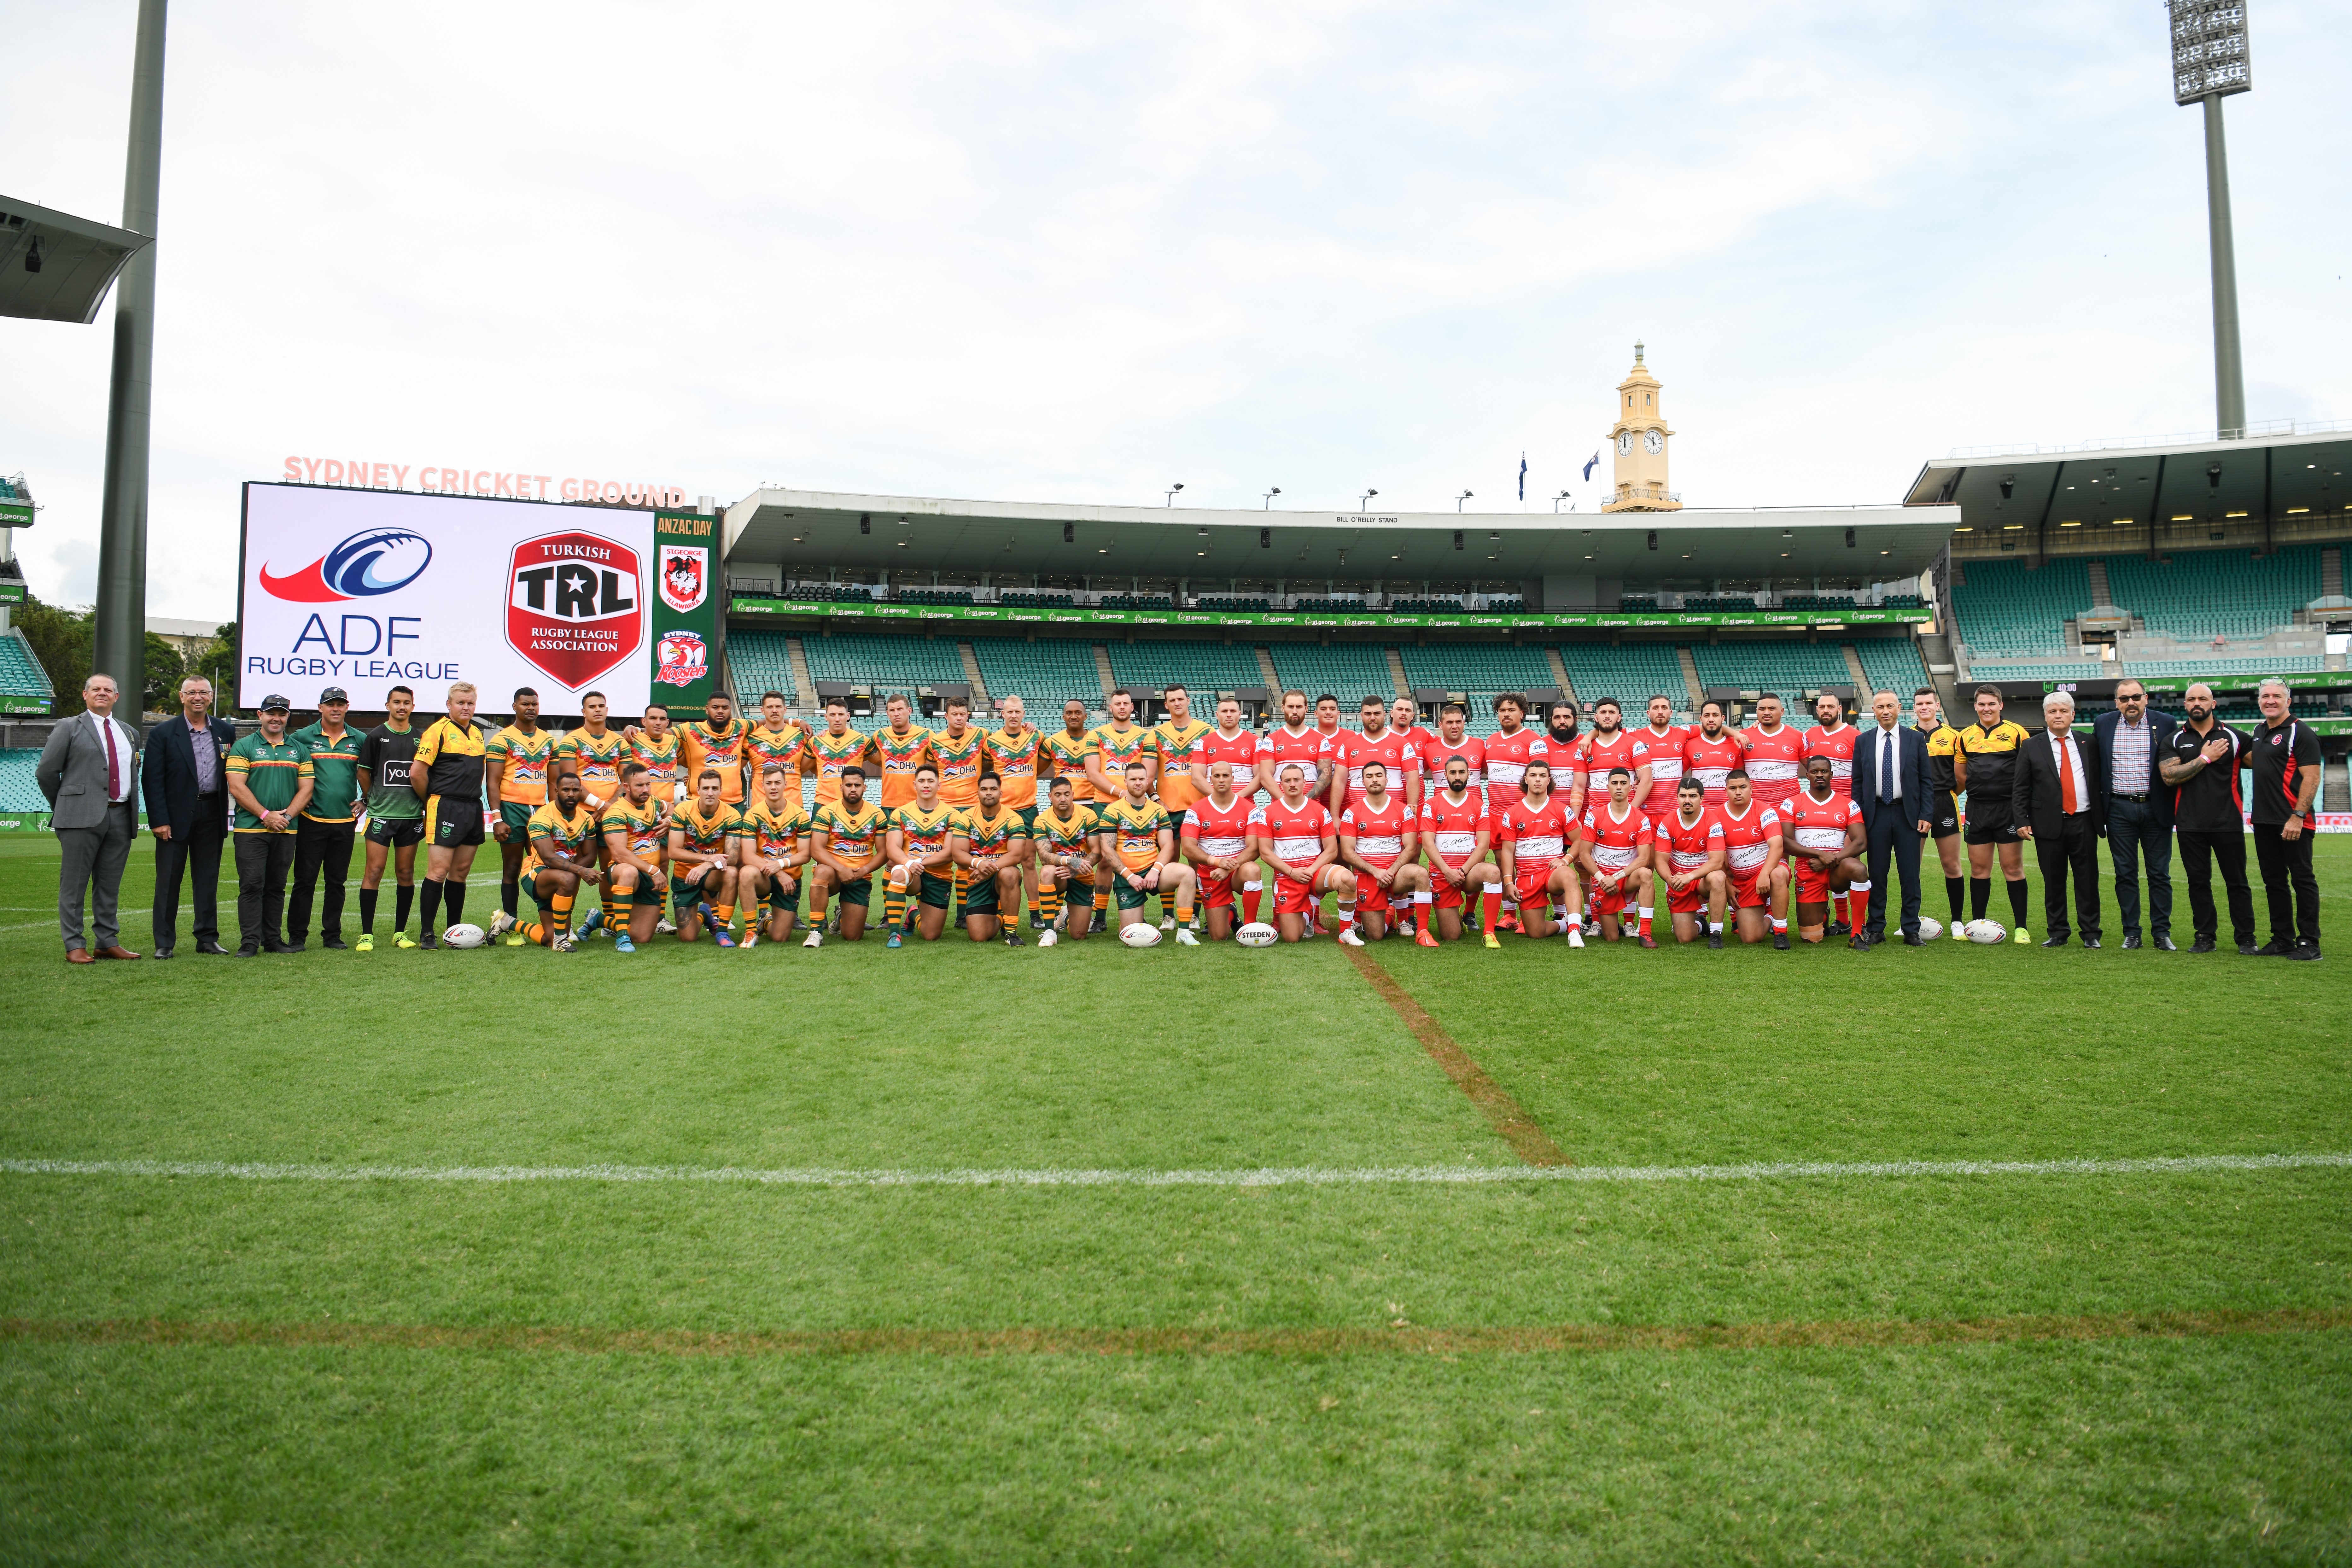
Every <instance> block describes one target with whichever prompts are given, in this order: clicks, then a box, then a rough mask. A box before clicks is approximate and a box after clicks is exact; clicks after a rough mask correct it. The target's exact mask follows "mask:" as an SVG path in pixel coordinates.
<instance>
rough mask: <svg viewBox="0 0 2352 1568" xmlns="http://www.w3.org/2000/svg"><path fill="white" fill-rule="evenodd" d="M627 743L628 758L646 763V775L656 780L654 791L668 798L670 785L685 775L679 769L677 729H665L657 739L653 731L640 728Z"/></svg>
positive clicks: (634, 761) (665, 798)
mask: <svg viewBox="0 0 2352 1568" xmlns="http://www.w3.org/2000/svg"><path fill="white" fill-rule="evenodd" d="M627 744H628V748H629V755H628V760H629V761H630V762H633V763H645V765H646V777H647V778H649V779H651V780H653V781H654V793H655V794H656V795H659V796H661V797H662V798H663V799H664V800H667V799H668V798H669V797H670V788H669V786H670V785H672V784H676V783H677V781H678V780H679V779H680V778H681V777H683V776H684V774H683V773H681V772H680V770H679V763H678V748H677V731H675V730H665V731H662V732H661V735H660V737H659V738H658V739H656V737H655V736H654V735H653V734H652V733H651V732H649V731H645V730H639V731H637V732H636V735H635V737H634V738H633V739H631V740H629V742H627ZM688 793H691V792H688Z"/></svg>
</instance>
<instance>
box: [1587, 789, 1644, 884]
mask: <svg viewBox="0 0 2352 1568" xmlns="http://www.w3.org/2000/svg"><path fill="white" fill-rule="evenodd" d="M1584 837H1585V839H1586V841H1587V842H1588V843H1590V844H1591V846H1592V863H1593V864H1594V865H1595V866H1598V867H1600V868H1601V870H1602V871H1604V872H1608V871H1622V870H1623V869H1625V868H1627V867H1628V866H1631V865H1632V864H1633V858H1634V857H1635V856H1637V855H1639V854H1640V853H1641V852H1642V849H1643V846H1644V845H1648V844H1652V843H1654V842H1655V841H1656V839H1657V837H1658V834H1657V829H1656V828H1655V827H1654V826H1652V825H1651V822H1650V814H1649V813H1648V812H1646V811H1643V809H1642V808H1641V807H1640V806H1638V805H1627V806H1626V807H1625V815H1624V816H1618V815H1617V807H1616V806H1615V805H1613V804H1612V803H1611V802H1610V801H1608V800H1603V801H1602V802H1601V804H1600V805H1596V806H1593V807H1591V809H1589V810H1587V811H1586V812H1585V814H1584Z"/></svg>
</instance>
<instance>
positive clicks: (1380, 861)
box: [1339, 757, 1437, 947]
mask: <svg viewBox="0 0 2352 1568" xmlns="http://www.w3.org/2000/svg"><path fill="white" fill-rule="evenodd" d="M1363 784H1364V789H1363V794H1362V795H1359V796H1358V797H1357V798H1356V799H1354V800H1353V801H1350V802H1349V804H1348V805H1346V806H1345V807H1343V808H1342V809H1341V810H1340V813H1339V864H1340V865H1341V866H1343V867H1346V868H1349V869H1350V870H1352V871H1354V872H1355V873H1356V909H1357V911H1358V913H1359V914H1360V916H1361V918H1362V920H1363V922H1364V930H1365V931H1366V932H1367V933H1368V934H1370V937H1371V939H1372V940H1373V941H1374V942H1378V941H1380V940H1381V938H1382V937H1384V936H1386V935H1388V917H1389V915H1390V913H1391V911H1392V910H1395V909H1396V908H1397V906H1398V903H1399V901H1400V900H1403V901H1405V903H1406V904H1407V906H1408V907H1411V906H1412V905H1417V904H1424V903H1426V902H1427V901H1428V899H1429V874H1428V873H1427V872H1426V871H1423V869H1422V868H1420V867H1419V866H1416V865H1414V864H1413V861H1412V850H1413V840H1414V838H1415V837H1417V834H1416V828H1417V827H1418V826H1419V824H1420V821H1421V816H1420V812H1419V810H1418V809H1417V808H1416V807H1414V806H1410V805H1406V804H1405V803H1404V802H1403V801H1402V799H1400V798H1399V797H1398V796H1397V795H1396V794H1395V792H1394V791H1392V790H1391V789H1390V788H1389V769H1388V764H1387V763H1383V762H1381V760H1380V759H1379V758H1378V757H1371V758H1368V759H1366V760H1365V762H1364V763H1363ZM1423 923H1424V926H1425V925H1426V922H1423ZM1339 940H1340V941H1341V942H1346V943H1347V944H1348V945H1349V946H1350V947H1361V946H1363V945H1364V939H1363V938H1362V937H1360V936H1358V935H1357V934H1356V933H1355V932H1354V931H1349V930H1347V929H1345V928H1342V929H1341V931H1340V932H1339ZM1414 940H1415V941H1417V942H1420V943H1421V945H1422V946H1423V947H1435V946H1436V945H1437V941H1436V939H1435V938H1434V937H1432V936H1431V935H1430V934H1429V932H1428V931H1426V930H1425V929H1424V930H1423V931H1422V932H1421V934H1420V936H1418V937H1416V938H1415V939H1414Z"/></svg>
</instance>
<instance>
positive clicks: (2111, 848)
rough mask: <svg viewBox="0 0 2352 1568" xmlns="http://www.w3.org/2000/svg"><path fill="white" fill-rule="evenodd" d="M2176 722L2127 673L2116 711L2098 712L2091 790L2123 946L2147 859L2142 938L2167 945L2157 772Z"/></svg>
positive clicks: (2132, 933) (2165, 804) (2168, 835)
mask: <svg viewBox="0 0 2352 1568" xmlns="http://www.w3.org/2000/svg"><path fill="white" fill-rule="evenodd" d="M2175 725H2176V721H2175V720H2174V719H2173V717H2172V715H2171V714H2169V713H2160V712H2158V711H2157V710H2155V709H2153V708H2150V707H2149V706H2148V705H2147V687H2145V686H2142V685H2141V684H2140V683H2139V682H2138V681H2137V680H2134V679H2131V678H2130V677H2129V676H2126V677H2125V678H2124V679H2121V680H2119V681H2117V682H2116V711H2114V712H2112V713H2102V714H2100V715H2099V717H2098V720H2097V721H2096V722H2095V723H2094V724H2093V725H2092V726H2091V729H2092V731H2093V733H2094V734H2095V735H2096V736H2097V738H2098V742H2099V744H2098V751H2097V752H2096V756H2097V762H2098V770H2099V771H2098V776H2097V777H2095V778H2094V779H2093V780H2092V781H2091V787H2092V788H2093V789H2095V790H2096V791H2097V792H2098V794H2099V798H2100V799H2102V800H2104V801H2105V802H2106V803H2107V858H2108V860H2109V861H2111V862H2112V863H2113V864H2114V866H2115V868H2116V910H2118V911H2119V912H2120V913H2121V914H2122V916H2123V923H2124V945H2125V946H2126V947H2137V946H2138V945H2139V872H2140V863H2141V861H2143V860H2145V861H2146V862H2147V923H2148V936H2149V938H2150V940H2151V941H2152V942H2153V943H2154V944H2155V946H2156V947H2157V948H2158V950H2159V951H2161V952H2177V951H2178V949H2176V948H2175V947H2174V946H2173V942H2172V794H2173V792H2172V791H2171V790H2170V789H2169V788H2168V787H2167V786H2166V784H2165V782H2164V779H2163V778H2162V776H2161V775H2160V773H2159V772H2158V770H2159V769H2160V768H2161V767H2162V766H2163V763H2164V759H2165V757H2166V755H2167V754H2168V753H2167V752H2166V751H2165V748H2166V747H2167V746H2168V745H2170V744H2171V743H2172V731H2173V730H2174V728H2175Z"/></svg>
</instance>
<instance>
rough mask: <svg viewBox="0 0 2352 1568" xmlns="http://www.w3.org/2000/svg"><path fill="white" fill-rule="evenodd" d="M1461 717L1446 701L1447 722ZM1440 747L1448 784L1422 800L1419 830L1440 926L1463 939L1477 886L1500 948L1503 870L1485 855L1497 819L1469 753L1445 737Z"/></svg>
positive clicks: (1490, 941) (1449, 937)
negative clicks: (1474, 783) (1475, 783)
mask: <svg viewBox="0 0 2352 1568" xmlns="http://www.w3.org/2000/svg"><path fill="white" fill-rule="evenodd" d="M1461 716H1462V706H1461V704H1460V703H1458V702H1449V703H1447V704H1446V705H1445V722H1446V723H1448V724H1452V723H1453V722H1454V721H1455V720H1457V719H1459V718H1460V717H1461ZM1457 727H1458V726H1457ZM1440 747H1441V750H1440V751H1439V752H1435V753H1433V754H1434V755H1441V756H1443V758H1444V762H1443V763H1441V764H1440V766H1441V769H1442V771H1443V773H1444V779H1445V783H1444V785H1442V786H1441V787H1439V788H1437V789H1434V790H1432V791H1430V793H1429V795H1428V796H1427V798H1425V799H1424V800H1423V801H1422V803H1421V835H1420V837H1421V843H1422V846H1423V847H1424V848H1426V849H1427V850H1428V851H1429V890H1430V894H1431V899H1432V902H1433V908H1434V910H1435V911H1436V917H1437V929H1438V930H1439V931H1440V932H1442V933H1443V934H1444V938H1445V940H1446V941H1447V942H1456V941H1459V940H1460V939H1461V936H1462V911H1463V910H1464V909H1465V907H1466V906H1467V904H1468V902H1469V900H1470V896H1471V894H1472V892H1473V891H1474V890H1475V892H1476V893H1477V896H1478V899H1479V901H1480V904H1481V905H1482V907H1483V909H1484V910H1485V913H1486V945H1487V946H1488V947H1500V946H1502V945H1503V942H1502V939H1501V938H1500V937H1497V936H1496V934H1495V926H1496V921H1497V917H1498V916H1499V915H1500V914H1501V912H1502V908H1503V873H1502V869H1501V868H1499V867H1497V866H1496V865H1495V864H1494V863H1493V862H1492V861H1490V860H1488V859H1487V858H1486V854H1487V850H1488V847H1490V846H1491V845H1492V844H1493V843H1494V833H1495V825H1494V820H1493V818H1491V817H1489V816H1487V815H1486V802H1485V801H1484V800H1482V799H1481V798H1479V795H1478V792H1477V791H1476V790H1475V789H1473V788H1471V787H1470V758H1469V756H1468V755H1467V754H1465V752H1463V751H1461V750H1458V749H1451V750H1448V749H1442V748H1443V747H1444V737H1443V736H1441V737H1440ZM1427 929H1428V928H1427V927H1426V926H1425V925H1424V926H1423V931H1426V930H1427ZM1414 940H1415V941H1416V942H1418V941H1419V940H1420V939H1419V938H1418V937H1416V938H1414Z"/></svg>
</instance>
